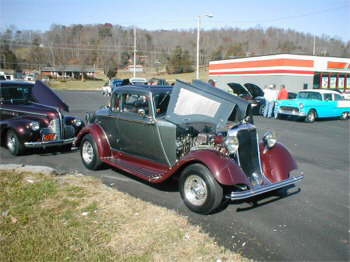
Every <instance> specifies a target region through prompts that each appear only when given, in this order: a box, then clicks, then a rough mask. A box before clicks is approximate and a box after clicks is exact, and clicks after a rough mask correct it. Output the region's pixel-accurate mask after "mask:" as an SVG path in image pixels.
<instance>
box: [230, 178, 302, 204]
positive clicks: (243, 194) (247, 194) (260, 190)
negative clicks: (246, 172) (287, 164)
mask: <svg viewBox="0 0 350 262" xmlns="http://www.w3.org/2000/svg"><path fill="white" fill-rule="evenodd" d="M303 178H304V176H296V177H291V178H288V179H286V180H283V181H280V182H277V183H273V184H270V185H262V186H259V187H255V188H253V189H251V190H246V191H240V192H232V193H231V194H230V195H227V196H226V198H227V199H230V200H242V199H247V198H251V197H253V196H257V195H261V194H264V193H267V192H271V191H274V190H276V189H280V188H283V187H286V186H289V185H293V184H295V183H297V182H299V181H300V180H302V179H303Z"/></svg>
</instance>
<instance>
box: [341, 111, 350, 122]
mask: <svg viewBox="0 0 350 262" xmlns="http://www.w3.org/2000/svg"><path fill="white" fill-rule="evenodd" d="M348 116H349V113H348V112H343V113H342V114H341V117H340V119H342V120H346V119H347V118H348Z"/></svg>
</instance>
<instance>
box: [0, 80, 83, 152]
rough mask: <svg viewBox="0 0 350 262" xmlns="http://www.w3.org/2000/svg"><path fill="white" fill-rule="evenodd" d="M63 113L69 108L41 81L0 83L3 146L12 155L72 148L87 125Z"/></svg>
mask: <svg viewBox="0 0 350 262" xmlns="http://www.w3.org/2000/svg"><path fill="white" fill-rule="evenodd" d="M62 111H69V108H68V106H67V105H66V104H65V103H64V102H63V101H62V100H61V99H60V98H59V97H58V96H57V95H56V94H55V93H54V92H53V91H52V90H51V89H50V88H49V87H48V86H46V85H45V84H43V83H42V82H40V81H36V83H35V84H34V83H32V82H25V81H0V138H1V144H2V145H4V146H6V147H7V148H8V150H9V151H10V153H11V154H13V155H20V154H22V153H23V152H24V151H25V150H26V149H27V148H45V147H51V146H56V147H61V148H62V147H63V148H64V149H67V148H70V147H71V145H72V143H73V141H74V139H75V136H76V135H77V134H78V132H79V131H80V130H81V128H82V127H83V126H84V123H83V121H82V120H80V119H78V118H76V117H73V116H64V115H63V113H62Z"/></svg>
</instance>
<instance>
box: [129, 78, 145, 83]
mask: <svg viewBox="0 0 350 262" xmlns="http://www.w3.org/2000/svg"><path fill="white" fill-rule="evenodd" d="M129 81H130V83H131V84H132V85H147V80H146V78H143V77H132V78H130V79H129Z"/></svg>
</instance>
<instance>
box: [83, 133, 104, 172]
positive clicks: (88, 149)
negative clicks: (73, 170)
mask: <svg viewBox="0 0 350 262" xmlns="http://www.w3.org/2000/svg"><path fill="white" fill-rule="evenodd" d="M80 155H81V159H82V161H83V164H84V166H85V167H86V168H88V169H91V170H97V169H99V168H100V167H101V166H102V161H101V160H100V156H99V153H98V149H97V146H96V143H95V141H94V140H93V138H92V137H91V135H90V134H87V135H85V136H84V138H83V140H82V142H81V145H80Z"/></svg>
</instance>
